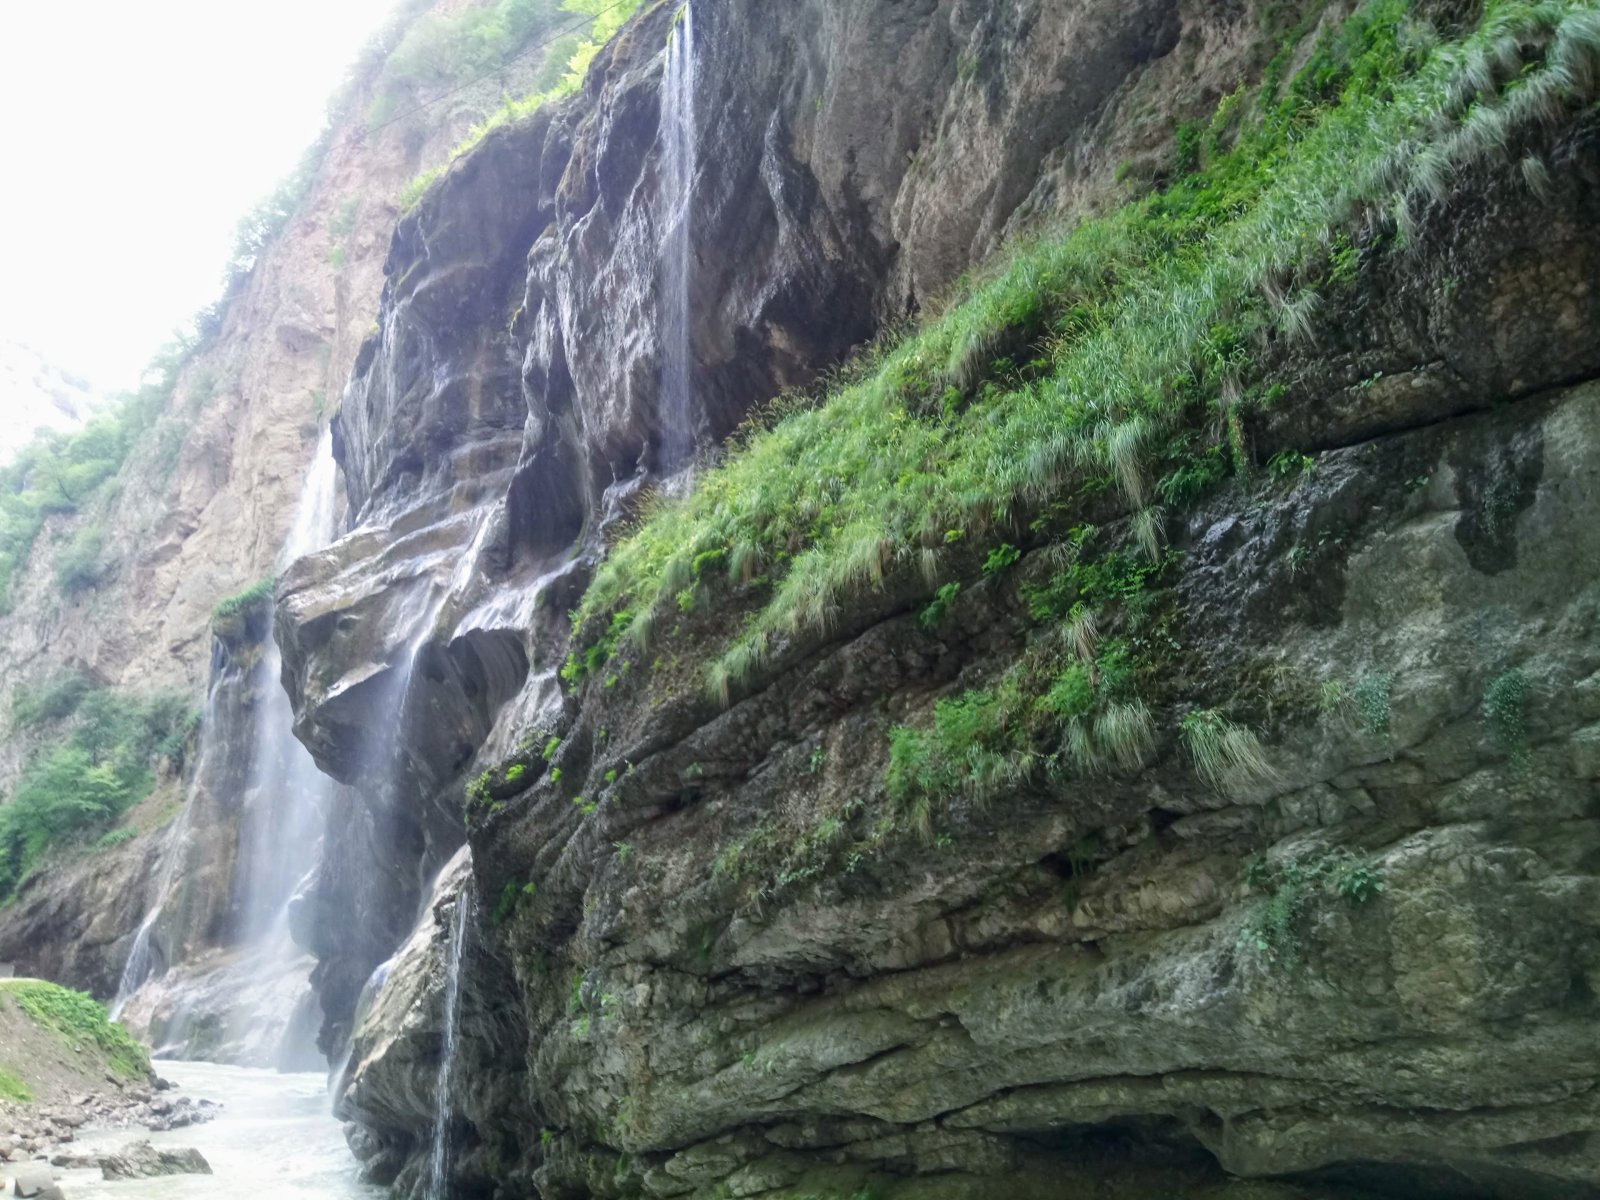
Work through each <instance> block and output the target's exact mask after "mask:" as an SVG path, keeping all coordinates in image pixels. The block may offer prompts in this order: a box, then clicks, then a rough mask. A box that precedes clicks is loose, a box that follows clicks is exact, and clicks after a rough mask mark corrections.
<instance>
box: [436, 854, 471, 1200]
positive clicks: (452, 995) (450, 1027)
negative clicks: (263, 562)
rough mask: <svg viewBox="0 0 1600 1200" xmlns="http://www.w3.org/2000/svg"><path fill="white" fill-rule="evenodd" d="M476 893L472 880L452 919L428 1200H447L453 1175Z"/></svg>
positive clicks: (462, 892)
mask: <svg viewBox="0 0 1600 1200" xmlns="http://www.w3.org/2000/svg"><path fill="white" fill-rule="evenodd" d="M475 895H476V893H475V892H474V891H473V888H472V885H471V883H470V882H469V883H468V884H467V886H466V887H465V888H463V889H462V891H461V894H460V895H459V896H458V897H457V898H456V905H455V911H454V913H453V914H452V915H451V919H450V945H449V948H448V950H447V951H446V957H445V983H444V1013H443V1016H444V1029H443V1041H442V1042H441V1045H440V1048H439V1082H438V1096H437V1098H436V1100H435V1108H434V1121H433V1150H432V1154H431V1155H430V1157H429V1160H428V1192H427V1200H447V1197H448V1196H449V1191H450V1186H449V1174H450V1149H451V1147H450V1086H451V1084H452V1082H453V1081H454V1079H455V1062H456V1043H457V1041H458V1040H459V1036H460V1032H461V963H462V958H463V952H464V949H465V946H466V941H467V931H468V928H469V927H470V922H471V920H472V916H473V908H474V906H475V899H474V897H475Z"/></svg>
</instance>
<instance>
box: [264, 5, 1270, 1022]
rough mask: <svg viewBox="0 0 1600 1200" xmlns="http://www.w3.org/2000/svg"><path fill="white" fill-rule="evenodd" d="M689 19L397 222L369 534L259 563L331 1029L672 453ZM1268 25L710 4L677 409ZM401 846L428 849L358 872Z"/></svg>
mask: <svg viewBox="0 0 1600 1200" xmlns="http://www.w3.org/2000/svg"><path fill="white" fill-rule="evenodd" d="M677 16H678V10H677V6H674V5H671V4H666V3H656V4H651V5H649V6H647V7H646V9H645V11H644V12H642V13H641V15H640V16H639V17H638V18H637V19H636V20H635V21H634V22H632V23H631V24H630V25H629V26H628V27H627V28H626V29H625V30H624V31H623V32H622V33H621V34H620V35H619V36H618V37H617V38H616V39H614V40H613V42H612V43H611V44H610V45H609V46H607V47H606V48H605V49H604V50H603V51H602V52H601V54H600V56H599V57H598V58H597V60H596V64H595V67H594V68H593V69H592V70H591V72H590V74H589V76H588V78H587V80H586V83H585V85H584V90H583V92H582V94H580V95H579V96H576V97H573V98H572V99H570V100H568V101H565V102H563V103H561V104H558V105H552V106H548V107H547V108H545V109H544V110H541V112H540V113H539V114H538V115H536V116H535V117H534V118H533V119H532V120H529V121H527V122H524V123H522V124H518V125H514V126H510V127H505V128H501V129H498V130H496V131H494V132H493V133H491V134H490V135H489V137H488V138H487V139H486V140H485V142H484V143H483V145H482V146H481V147H480V148H479V149H478V150H477V151H475V152H474V153H473V154H472V155H471V156H469V157H467V158H466V159H464V160H462V161H461V162H459V163H457V164H456V165H455V166H454V167H453V168H452V169H451V170H450V171H448V172H447V173H446V174H445V176H444V178H443V179H442V180H441V181H440V182H439V183H438V184H437V185H436V186H435V187H434V188H433V189H432V190H431V191H430V192H429V193H428V194H427V195H426V196H424V197H423V199H422V200H421V202H420V203H419V204H418V205H417V207H416V209H415V210H414V211H413V212H412V213H411V214H408V215H407V216H405V217H404V218H403V219H402V220H401V222H400V224H399V227H398V229H397V231H396V234H395V238H394V242H393V245H392V247H391V253H390V258H389V261H388V263H387V265H386V267H385V273H386V276H387V282H386V284H385V289H384V295H383V301H382V306H381V312H380V318H379V322H378V330H377V332H376V333H375V334H373V335H372V336H370V337H369V338H368V339H367V341H366V342H365V344H364V345H363V346H362V348H361V351H360V353H359V354H358V356H357V359H356V365H355V371H354V375H353V378H352V382H351V385H350V388H349V390H348V392H347V394H346V396H345V398H344V402H343V404H342V406H341V409H340V412H339V415H338V418H337V420H336V422H335V433H336V439H337V440H336V451H337V453H338V456H339V460H340V463H341V467H342V470H343V474H344V479H345V483H346V490H347V493H348V495H349V497H350V500H351V523H352V525H353V526H354V527H355V528H354V530H353V532H351V533H350V534H349V535H348V536H347V537H345V538H344V539H342V540H341V541H340V542H339V543H337V544H336V545H335V546H334V547H332V548H330V549H329V550H328V551H326V552H325V553H322V554H319V555H315V556H312V557H311V558H308V559H305V560H302V561H301V562H300V563H298V564H296V565H294V566H293V567H292V568H291V569H290V570H289V571H288V572H287V574H286V576H285V578H284V579H283V580H282V581H281V584H280V589H279V613H278V624H277V628H278V637H279V640H280V642H281V644H282V648H283V652H284V682H285V685H286V686H287V687H288V689H289V691H290V693H291V695H292V696H293V697H294V698H295V701H296V713H297V718H296V732H297V734H298V736H300V737H301V739H302V741H304V742H305V744H306V745H307V747H308V748H309V749H310V750H311V751H312V753H313V754H314V755H315V756H316V757H317V760H318V762H319V763H320V764H321V765H322V766H323V768H324V769H325V770H328V771H329V772H330V773H332V774H333V775H335V776H336V777H337V778H339V779H340V780H341V781H343V782H345V783H347V784H349V785H351V786H352V787H353V789H354V792H353V794H352V795H350V796H348V797H347V801H348V802H349V804H350V806H351V808H350V811H341V812H339V813H338V814H337V815H336V816H335V818H334V821H333V829H332V831H331V833H330V836H329V838H328V841H327V844H326V848H325V857H324V860H323V866H322V868H321V869H320V870H319V874H318V879H317V881H316V882H315V883H314V884H313V886H312V887H311V888H310V889H308V891H307V892H306V894H305V898H304V910H305V911H306V912H307V913H308V914H309V913H314V912H319V911H338V912H340V913H349V914H353V919H351V920H348V921H345V922H343V923H342V925H341V927H340V928H339V930H338V932H337V933H336V934H335V935H332V936H330V937H329V938H328V939H327V944H325V945H324V946H323V947H322V948H321V950H320V951H319V956H320V957H321V959H322V966H321V968H320V971H321V978H322V980H323V981H324V982H323V984H322V985H321V988H322V995H323V997H324V1001H325V1003H324V1008H325V1010H326V1012H327V1013H328V1020H329V1023H328V1025H327V1026H326V1027H325V1030H324V1045H325V1047H328V1048H332V1047H335V1046H337V1045H339V1044H341V1042H342V1040H343V1037H344V1036H345V1034H346V1033H347V1032H348V1029H349V1013H350V1011H351V1008H352V1007H353V1005H354V1002H355V998H356V995H357V994H358V992H359V990H360V987H361V985H362V983H363V981H365V979H366V978H367V977H368V975H369V974H370V972H371V971H372V970H374V969H375V968H376V966H377V965H378V964H379V963H380V962H381V961H383V959H384V958H385V957H387V956H388V955H389V954H390V953H392V952H393V949H394V948H395V947H396V946H397V945H398V944H399V943H400V941H401V940H403V939H404V937H405V936H406V933H407V931H408V930H409V928H410V924H411V921H412V917H413V915H414V914H415V912H416V911H417V909H418V906H419V904H420V902H421V898H422V897H421V887H422V880H424V879H426V878H427V877H428V875H429V874H431V872H432V871H433V870H435V869H437V867H438V866H439V865H440V864H442V863H443V862H444V861H445V860H446V859H447V858H448V857H449V856H450V855H451V854H452V853H454V851H455V850H456V848H457V847H458V846H459V844H460V831H459V824H458V823H457V822H456V820H455V819H454V816H453V810H455V809H456V807H457V805H458V804H459V799H458V798H456V797H454V796H452V794H451V793H450V788H451V787H452V786H454V785H455V784H456V782H457V780H458V779H459V776H460V773H461V771H462V770H463V769H464V768H465V767H466V765H467V764H468V763H469V762H470V761H471V760H472V758H473V757H474V755H475V754H477V753H478V752H479V751H480V749H481V748H483V747H485V746H486V745H488V746H492V747H493V748H494V751H495V753H497V754H499V755H501V756H504V755H505V754H507V753H509V752H511V751H512V750H513V749H514V748H515V740H516V737H517V736H519V735H518V734H516V733H510V734H505V733H504V731H506V730H508V729H510V728H511V727H512V725H511V723H509V722H506V721H504V720H500V721H499V722H498V724H497V718H498V717H501V716H503V713H504V712H505V711H507V705H508V704H509V706H510V708H512V709H514V710H515V711H516V712H518V713H519V714H520V716H521V720H520V724H521V725H522V726H524V727H527V726H532V725H534V724H536V723H539V722H547V721H548V720H549V717H550V714H551V713H552V712H553V711H554V710H555V708H556V707H557V706H558V705H559V697H558V695H557V690H556V687H555V685H554V680H553V672H554V669H555V667H556V666H558V665H559V659H560V656H561V654H562V653H564V652H563V651H559V650H557V649H555V648H556V647H558V646H559V645H560V644H561V643H562V642H563V641H564V638H565V627H564V619H563V614H564V613H565V612H566V610H567V609H568V608H570V607H571V606H572V604H574V603H575V602H576V600H577V598H578V597H579V596H580V595H581V592H582V589H583V586H584V585H585V583H586V581H587V578H588V574H589V572H590V570H591V569H592V566H593V562H594V559H595V555H596V554H597V553H598V551H599V548H600V546H601V545H602V544H603V538H604V537H605V536H607V535H608V534H609V533H610V532H612V531H614V530H615V529H616V528H617V527H618V523H619V522H623V521H625V520H627V519H628V518H629V516H630V514H631V513H633V512H634V511H635V510H636V508H637V505H638V503H639V502H640V500H641V497H642V494H643V492H644V491H645V490H646V489H647V488H648V486H650V485H651V484H652V483H654V482H657V481H658V477H659V475H660V473H661V472H662V470H663V463H664V461H665V460H664V458H663V445H664V441H663V439H664V438H666V437H667V436H668V433H669V431H667V430H666V429H664V427H663V424H662V418H661V416H660V414H661V413H662V412H663V411H664V410H665V407H670V406H664V402H663V398H662V395H661V391H662V380H663V378H664V376H665V375H666V374H667V368H668V349H667V347H666V346H665V345H664V343H663V342H662V340H661V336H660V334H659V332H658V331H659V330H660V329H662V328H663V327H664V326H665V325H667V324H670V323H669V322H664V321H663V320H662V318H663V312H662V306H663V304H664V303H666V301H665V300H664V297H665V296H666V294H667V292H668V291H670V290H671V289H670V288H669V287H668V281H667V280H666V278H665V277H664V274H663V272H664V268H663V266H662V262H661V253H660V250H661V244H662V241H663V238H664V237H665V236H666V233H667V226H668V220H667V218H666V216H665V215H664V214H663V211H662V208H663V206H662V204H661V202H660V201H661V194H662V189H663V187H664V182H663V180H664V172H665V170H666V167H665V165H664V163H663V150H662V146H663V144H664V139H663V137H662V133H661V123H662V103H661V97H660V88H661V77H662V72H663V70H664V63H665V58H666V52H665V47H666V45H667V41H668V36H669V34H670V33H671V31H672V28H673V24H674V22H675V20H676V19H677ZM1257 19H1258V17H1257V15H1256V14H1254V13H1250V12H1246V11H1242V10H1241V11H1233V10H1231V9H1230V10H1226V11H1223V10H1217V9H1216V8H1214V7H1212V6H1205V5H1182V4H1175V3H1171V2H1170V0H1151V2H1149V3H1141V4H1139V5H1137V6H1136V11H1134V12H1132V13H1128V12H1125V11H1124V10H1123V9H1120V8H1119V9H1118V10H1117V12H1116V13H1115V14H1113V13H1112V12H1111V11H1110V10H1103V9H1102V8H1101V7H1100V6H1096V5H1091V6H1087V7H1084V8H1081V10H1080V9H1079V8H1074V9H1071V10H1070V11H1069V10H1067V9H1062V8H1060V7H1059V6H1052V5H1041V4H1038V3H1034V2H1032V0H1009V2H1008V3H1007V4H1005V5H1002V6H1000V8H998V9H995V10H993V11H989V10H986V9H984V7H983V6H975V5H971V4H967V3H963V2H957V0H919V2H918V3H916V4H913V5H910V6H904V5H896V6H885V7H880V8H877V9H873V10H872V11H871V12H869V13H858V12H856V11H855V10H854V9H853V8H852V7H851V6H848V5H842V4H838V3H833V2H831V0H810V2H808V3H804V4H799V5H792V6H782V7H780V8H776V9H775V8H773V7H772V6H770V5H761V4H756V3H752V2H744V0H741V2H738V3H727V4H723V3H718V4H707V5H704V6H697V8H696V11H695V15H694V20H695V23H696V24H695V33H694V37H695V40H696V44H697V45H698V46H701V47H705V48H709V49H705V50H704V51H703V52H701V53H699V54H697V55H696V56H695V68H694V69H695V80H694V91H695V93H696V95H697V96H700V97H704V98H710V101H709V102H707V101H706V100H704V99H703V100H702V101H701V102H700V103H698V104H697V105H696V106H695V108H694V116H693V127H692V137H691V138H690V141H691V142H692V144H693V145H694V146H695V163H694V164H693V169H692V170H691V171H690V172H689V174H690V190H689V200H688V204H687V209H688V212H689V213H690V217H689V222H690V224H689V234H688V238H689V251H688V254H689V258H690V260H691V262H692V263H693V269H692V270H691V271H690V273H689V284H688V289H689V290H688V295H687V297H686V311H687V312H688V313H689V314H690V321H689V326H688V329H687V343H688V347H689V358H690V368H689V377H688V379H687V393H686V394H687V395H688V396H689V397H692V400H691V401H690V402H689V403H688V404H687V406H686V407H685V408H684V411H683V415H682V423H683V424H684V425H685V429H683V430H674V431H671V433H672V436H682V435H683V434H685V433H687V434H689V435H692V437H693V438H694V439H696V440H697V441H698V442H699V443H700V444H702V445H708V444H712V443H715V442H716V441H718V440H720V439H721V438H722V437H723V436H725V435H726V434H727V433H729V432H730V431H731V430H732V429H733V428H734V426H735V425H737V424H738V422H739V421H740V420H741V419H742V418H743V417H744V416H745V414H746V413H747V412H749V411H750V410H751V409H752V408H753V407H755V406H757V405H759V404H761V403H762V402H764V401H765V400H766V399H768V398H769V397H771V396H772V395H774V394H775V393H777V392H778V391H779V390H781V389H783V388H785V387H791V386H802V385H806V384H808V383H810V382H811V381H812V380H814V379H815V378H816V377H817V375H818V374H819V373H820V372H821V371H823V370H825V369H826V368H828V367H829V366H830V365H832V364H834V363H836V362H837V361H838V360H840V359H841V358H842V357H843V356H844V355H845V354H846V353H847V352H848V351H849V350H850V349H851V348H852V347H853V346H855V345H857V344H858V343H860V342H862V341H864V340H866V339H868V338H870V337H871V336H873V335H874V334H875V333H876V332H877V331H878V330H879V329H880V328H881V327H882V326H883V325H884V324H885V323H886V322H892V321H894V320H896V319H898V318H900V317H902V316H904V315H905V314H906V313H907V312H908V311H910V310H912V309H913V308H915V307H916V306H918V305H919V304H920V303H922V302H923V301H924V300H926V299H927V298H928V297H930V296H932V295H934V294H935V293H936V292H938V291H939V290H940V289H941V288H944V287H945V286H947V285H948V284H949V283H950V282H951V281H952V280H953V279H954V278H955V277H956V276H957V275H959V274H960V273H961V272H962V271H964V270H966V269H968V268H969V267H971V266H973V265H974V264H976V263H977V262H979V261H981V260H982V258H983V257H984V256H985V255H986V254H988V253H989V252H990V251H991V250H992V249H993V248H994V246H995V245H996V244H998V240H999V239H1000V237H1001V236H1002V235H1003V234H1004V233H1005V232H1006V231H1007V230H1009V229H1011V228H1012V227H1014V226H1018V225H1021V224H1026V223H1027V222H1030V221H1032V220H1035V219H1040V218H1042V217H1043V216H1045V215H1047V214H1049V213H1052V212H1058V211H1062V210H1071V209H1082V208H1085V207H1088V206H1089V205H1090V204H1091V203H1092V202H1097V201H1103V200H1104V198H1105V197H1106V196H1107V195H1108V194H1111V193H1114V192H1115V190H1116V186H1117V185H1115V184H1113V181H1112V175H1113V173H1114V171H1115V168H1116V167H1117V165H1118V164H1119V163H1120V162H1123V161H1125V160H1127V159H1128V157H1129V156H1135V157H1137V156H1141V155H1142V156H1145V157H1148V158H1151V159H1154V158H1157V157H1160V156H1164V155H1165V154H1166V149H1165V147H1166V143H1167V139H1168V136H1169V133H1170V130H1169V129H1168V128H1167V126H1166V125H1165V124H1164V123H1163V122H1161V121H1154V120H1150V119H1144V120H1140V121H1136V122H1135V121H1130V122H1127V123H1125V125H1122V126H1115V125H1113V124H1112V123H1111V118H1112V116H1113V115H1114V114H1115V113H1117V112H1133V111H1147V110H1149V111H1155V110H1159V111H1163V112H1166V113H1169V114H1171V118H1172V120H1173V121H1174V122H1175V121H1176V120H1177V119H1178V116H1179V114H1181V113H1183V112H1186V111H1188V109H1190V108H1195V109H1196V111H1198V109H1199V108H1201V107H1206V106H1207V105H1209V104H1210V103H1212V102H1213V100H1214V97H1213V100H1207V99H1206V96H1207V95H1208V88H1209V89H1212V90H1213V91H1214V89H1215V88H1218V87H1221V85H1222V83H1223V82H1224V81H1229V82H1228V86H1229V87H1231V86H1232V83H1231V81H1232V80H1233V79H1234V78H1235V77H1236V76H1237V74H1238V73H1239V72H1241V71H1242V70H1244V69H1246V66H1247V60H1248V57H1249V52H1250V47H1251V45H1252V44H1253V43H1254V39H1255V38H1256V37H1257V35H1258V31H1257V30H1256V22H1257ZM1180 42H1181V43H1183V44H1184V45H1185V46H1188V47H1191V48H1192V49H1191V50H1189V51H1186V52H1185V53H1184V54H1183V55H1179V54H1178V53H1177V49H1178V47H1179V45H1180ZM886 62H894V63H895V64H896V69H895V73H894V75H895V82H894V85H893V86H886V85H887V83H888V77H887V76H886V75H885V74H884V72H883V71H882V70H881V67H882V64H884V63H886ZM1085 62H1093V63H1094V64H1095V70H1094V73H1093V74H1092V75H1089V74H1085V73H1084V72H1083V70H1082V64H1083V63H1085ZM1064 81H1067V82H1064ZM1207 111H1209V108H1208V107H1207ZM976 147H984V149H983V150H982V153H981V158H982V162H983V167H982V169H981V170H980V169H974V167H973V163H972V155H974V154H977V153H978V150H977V149H975V148H976ZM1002 147H1003V149H1000V148H1002ZM669 465H670V464H669ZM497 729H498V730H499V731H501V732H497ZM374 731H376V734H375V732H374ZM390 731H393V732H392V733H391V732H390ZM394 854H398V855H400V856H401V857H402V858H403V859H405V860H406V861H420V862H421V863H422V864H423V865H422V867H421V869H420V870H419V871H417V872H416V873H415V875H414V876H413V875H411V874H410V873H406V872H395V871H392V870H381V869H376V868H377V867H378V864H381V863H384V862H387V861H390V860H391V859H392V856H393V855H394ZM355 879H361V880H364V881H369V884H370V886H368V887H367V888H366V889H365V891H363V892H361V893H360V894H357V893H356V892H355V891H354V890H352V884H351V881H352V880H355Z"/></svg>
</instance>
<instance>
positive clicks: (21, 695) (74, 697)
mask: <svg viewBox="0 0 1600 1200" xmlns="http://www.w3.org/2000/svg"><path fill="white" fill-rule="evenodd" d="M92 687H93V685H92V684H91V683H90V682H89V678H88V676H86V675H83V674H80V673H79V672H77V671H61V672H58V673H57V674H55V675H52V676H50V678H48V679H46V680H45V681H44V682H42V683H39V684H36V685H30V684H22V685H20V686H18V688H17V690H16V694H15V695H14V696H12V698H11V716H12V719H13V720H15V721H16V723H17V724H18V725H20V726H23V727H24V728H27V727H31V726H35V725H49V724H53V723H55V722H57V721H64V720H66V719H67V718H68V717H70V716H71V715H72V714H73V713H75V712H77V711H78V705H79V704H81V703H82V702H83V698H84V697H85V696H86V695H88V694H89V691H90V690H91V688H92Z"/></svg>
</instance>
